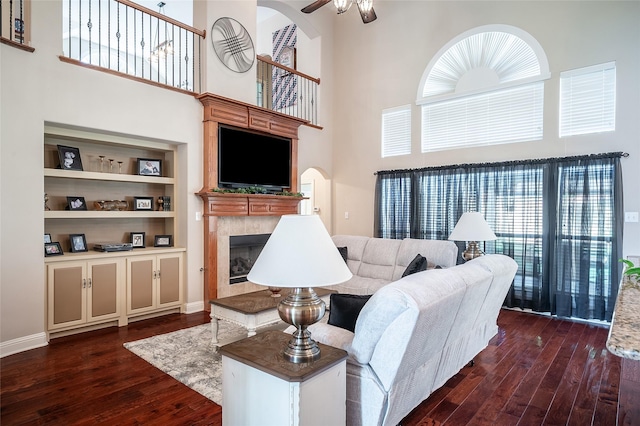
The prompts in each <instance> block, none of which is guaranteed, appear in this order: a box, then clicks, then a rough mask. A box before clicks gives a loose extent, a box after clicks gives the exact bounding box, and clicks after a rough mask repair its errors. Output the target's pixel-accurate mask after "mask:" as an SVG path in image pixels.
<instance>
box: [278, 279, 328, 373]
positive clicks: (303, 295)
mask: <svg viewBox="0 0 640 426" xmlns="http://www.w3.org/2000/svg"><path fill="white" fill-rule="evenodd" d="M325 309H326V306H325V303H324V301H323V300H322V299H320V298H319V297H318V295H317V294H316V292H315V291H313V289H312V288H309V287H303V288H300V287H298V288H294V289H292V291H291V292H290V293H289V295H288V296H287V297H286V298H284V299H283V300H281V301H280V303H279V304H278V313H279V314H280V318H282V320H283V321H284V322H286V323H287V324H291V325H293V326H295V327H297V328H298V329H297V330H296V331H295V332H294V333H293V336H292V337H291V340H289V343H288V344H287V347H286V348H285V350H284V358H285V359H286V360H287V361H290V362H293V363H296V364H300V363H306V362H312V361H315V360H317V359H319V358H320V348H319V347H318V344H317V343H316V342H315V341H314V340H313V339H311V332H310V331H309V330H307V327H308V326H310V325H311V324H314V323H316V322H318V321H319V320H320V319H321V318H322V317H323V316H324V313H325Z"/></svg>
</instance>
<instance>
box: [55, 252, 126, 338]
mask: <svg viewBox="0 0 640 426" xmlns="http://www.w3.org/2000/svg"><path fill="white" fill-rule="evenodd" d="M123 278H124V259H117V258H115V259H113V258H112V259H95V260H88V261H85V260H76V261H74V260H71V261H63V262H56V263H52V264H48V265H47V291H48V294H47V296H48V315H47V316H48V329H49V330H63V329H70V328H76V327H79V326H86V325H91V324H97V323H101V322H106V321H114V320H118V319H120V316H121V314H122V312H123V306H124V305H123V303H122V300H123V296H124V286H123V283H124V279H123Z"/></svg>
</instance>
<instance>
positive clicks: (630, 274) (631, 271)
mask: <svg viewBox="0 0 640 426" xmlns="http://www.w3.org/2000/svg"><path fill="white" fill-rule="evenodd" d="M620 262H622V263H624V270H623V271H622V275H623V277H626V279H627V280H628V281H633V282H636V283H637V282H638V278H640V266H635V265H634V264H633V262H632V261H630V260H627V259H620Z"/></svg>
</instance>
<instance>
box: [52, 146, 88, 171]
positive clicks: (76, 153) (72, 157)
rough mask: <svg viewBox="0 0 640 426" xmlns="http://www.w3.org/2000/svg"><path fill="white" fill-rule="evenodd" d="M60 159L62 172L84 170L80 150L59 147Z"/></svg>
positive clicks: (70, 147)
mask: <svg viewBox="0 0 640 426" xmlns="http://www.w3.org/2000/svg"><path fill="white" fill-rule="evenodd" d="M58 158H59V160H60V168H61V169H62V170H79V171H82V170H83V168H82V158H80V149H78V148H74V147H72V146H64V145H58Z"/></svg>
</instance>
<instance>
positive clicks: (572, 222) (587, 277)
mask: <svg viewBox="0 0 640 426" xmlns="http://www.w3.org/2000/svg"><path fill="white" fill-rule="evenodd" d="M619 163H620V159H619V158H594V159H591V158H589V159H575V160H572V159H566V160H563V161H558V162H557V163H556V164H555V169H556V176H557V179H558V182H557V183H558V184H557V188H558V197H557V203H556V206H557V211H556V217H557V221H556V223H555V236H556V238H555V240H554V241H553V250H554V252H553V257H554V259H555V260H556V266H555V269H554V273H553V274H552V275H551V276H550V278H551V287H552V290H553V293H552V294H554V296H555V303H554V304H553V307H552V310H551V312H552V313H555V314H557V315H558V316H566V317H571V316H573V317H578V318H587V319H598V320H606V321H611V316H612V314H613V308H614V306H615V298H616V295H617V293H618V283H619V281H620V267H619V264H618V258H619V257H620V256H621V254H622V246H621V245H622V238H620V235H621V231H620V230H619V229H618V228H620V229H621V228H622V223H623V222H622V220H623V218H622V215H623V212H622V208H621V206H622V179H621V176H620V175H621V173H620V165H619Z"/></svg>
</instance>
